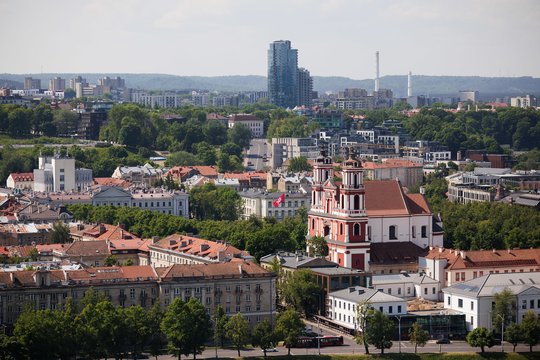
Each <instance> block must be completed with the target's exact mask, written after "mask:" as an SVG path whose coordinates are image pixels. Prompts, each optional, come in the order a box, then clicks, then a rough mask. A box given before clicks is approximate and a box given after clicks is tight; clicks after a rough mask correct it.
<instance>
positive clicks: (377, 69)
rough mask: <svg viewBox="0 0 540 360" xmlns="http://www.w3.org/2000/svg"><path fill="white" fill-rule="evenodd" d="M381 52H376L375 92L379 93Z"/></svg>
mask: <svg viewBox="0 0 540 360" xmlns="http://www.w3.org/2000/svg"><path fill="white" fill-rule="evenodd" d="M379 85H380V84H379V52H378V51H377V52H375V91H379Z"/></svg>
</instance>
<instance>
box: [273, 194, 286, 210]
mask: <svg viewBox="0 0 540 360" xmlns="http://www.w3.org/2000/svg"><path fill="white" fill-rule="evenodd" d="M282 202H285V194H281V196H280V197H279V198H278V199H277V200H276V201H274V207H278V206H279V204H281V203H282Z"/></svg>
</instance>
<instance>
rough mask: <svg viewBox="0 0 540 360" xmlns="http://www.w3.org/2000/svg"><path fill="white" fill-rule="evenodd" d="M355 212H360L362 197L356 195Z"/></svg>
mask: <svg viewBox="0 0 540 360" xmlns="http://www.w3.org/2000/svg"><path fill="white" fill-rule="evenodd" d="M354 210H360V195H354Z"/></svg>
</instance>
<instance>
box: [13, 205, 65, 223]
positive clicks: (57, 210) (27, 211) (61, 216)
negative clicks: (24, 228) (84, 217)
mask: <svg viewBox="0 0 540 360" xmlns="http://www.w3.org/2000/svg"><path fill="white" fill-rule="evenodd" d="M14 215H15V217H16V219H17V221H18V222H21V223H38V224H43V223H52V222H55V221H61V222H64V223H67V222H68V221H70V220H72V219H73V216H72V215H71V213H69V212H68V211H67V209H66V207H65V206H58V207H51V206H49V205H43V204H37V203H31V204H27V205H23V206H22V207H20V208H19V209H17V210H15V212H14Z"/></svg>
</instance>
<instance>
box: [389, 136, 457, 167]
mask: <svg viewBox="0 0 540 360" xmlns="http://www.w3.org/2000/svg"><path fill="white" fill-rule="evenodd" d="M400 150H401V154H402V156H403V157H406V158H420V159H423V160H425V161H427V162H437V161H445V160H451V159H452V152H451V151H449V150H448V148H447V147H446V146H442V145H440V144H439V143H437V142H435V141H426V140H416V141H407V142H405V145H404V146H402V147H401V148H400Z"/></svg>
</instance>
